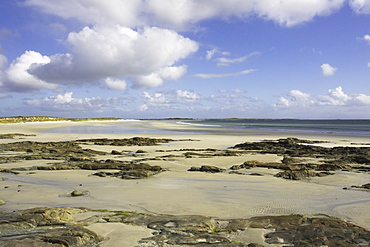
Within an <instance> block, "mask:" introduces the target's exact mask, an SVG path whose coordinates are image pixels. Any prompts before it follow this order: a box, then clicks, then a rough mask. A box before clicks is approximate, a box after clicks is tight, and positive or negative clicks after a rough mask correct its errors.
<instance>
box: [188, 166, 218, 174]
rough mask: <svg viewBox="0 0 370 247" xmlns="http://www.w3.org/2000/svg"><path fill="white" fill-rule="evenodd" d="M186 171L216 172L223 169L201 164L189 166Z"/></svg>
mask: <svg viewBox="0 0 370 247" xmlns="http://www.w3.org/2000/svg"><path fill="white" fill-rule="evenodd" d="M188 171H190V172H210V173H218V172H224V171H225V169H222V168H219V167H217V166H207V165H206V166H201V167H195V166H193V167H191V168H190V169H189V170H188Z"/></svg>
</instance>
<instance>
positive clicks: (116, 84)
mask: <svg viewBox="0 0 370 247" xmlns="http://www.w3.org/2000/svg"><path fill="white" fill-rule="evenodd" d="M105 84H106V85H107V87H108V88H109V89H112V90H118V91H125V90H126V88H127V83H126V81H124V80H118V79H115V78H111V77H108V78H106V79H105Z"/></svg>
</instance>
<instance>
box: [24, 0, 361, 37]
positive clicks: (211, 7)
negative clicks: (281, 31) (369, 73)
mask: <svg viewBox="0 0 370 247" xmlns="http://www.w3.org/2000/svg"><path fill="white" fill-rule="evenodd" d="M344 2H345V0H300V1H296V0H282V1H276V0H251V1H245V0H233V1H220V0H217V1H209V0H187V1H178V0H125V1H123V0H111V1H108V2H107V1H99V0H91V1H85V0H64V1H61V2H58V4H55V2H53V1H49V0H26V1H25V5H26V6H32V7H35V8H37V9H39V10H41V11H43V12H44V13H48V14H52V15H57V16H60V17H62V18H65V19H76V20H79V21H81V22H83V23H85V24H93V25H97V24H99V25H107V24H112V23H114V24H119V25H123V26H127V27H138V26H146V25H155V26H161V27H166V28H175V29H178V30H179V29H184V28H187V27H189V26H191V25H194V24H196V23H198V22H200V21H202V20H207V19H212V18H222V19H229V18H232V17H237V18H248V17H249V16H253V15H258V16H260V17H262V18H265V19H268V20H273V21H274V22H276V23H278V24H280V25H283V26H294V25H297V24H300V23H303V22H307V21H310V20H312V19H313V18H315V17H316V16H323V15H328V14H330V13H332V12H334V11H336V10H337V9H339V8H340V7H341V6H342V5H343V3H344ZM350 2H351V6H352V7H353V8H354V9H355V10H356V11H358V12H364V11H365V10H366V9H367V6H368V1H364V0H352V1H350Z"/></svg>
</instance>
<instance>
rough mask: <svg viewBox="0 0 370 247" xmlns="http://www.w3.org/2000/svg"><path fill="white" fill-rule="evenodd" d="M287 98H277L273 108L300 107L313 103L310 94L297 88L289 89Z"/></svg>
mask: <svg viewBox="0 0 370 247" xmlns="http://www.w3.org/2000/svg"><path fill="white" fill-rule="evenodd" d="M288 97H289V98H288V99H287V98H284V97H280V98H279V102H278V103H277V104H274V105H273V107H274V108H289V107H297V106H298V107H301V106H310V105H313V104H314V101H313V100H311V95H310V94H308V93H304V92H301V91H299V90H291V91H290V92H289V93H288Z"/></svg>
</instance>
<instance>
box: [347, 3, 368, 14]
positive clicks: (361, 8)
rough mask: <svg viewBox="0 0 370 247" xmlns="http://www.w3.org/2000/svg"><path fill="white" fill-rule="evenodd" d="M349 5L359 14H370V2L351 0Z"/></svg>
mask: <svg viewBox="0 0 370 247" xmlns="http://www.w3.org/2000/svg"><path fill="white" fill-rule="evenodd" d="M349 4H350V5H351V7H352V8H353V10H354V11H355V12H356V13H358V14H369V13H370V1H369V0H349Z"/></svg>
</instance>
